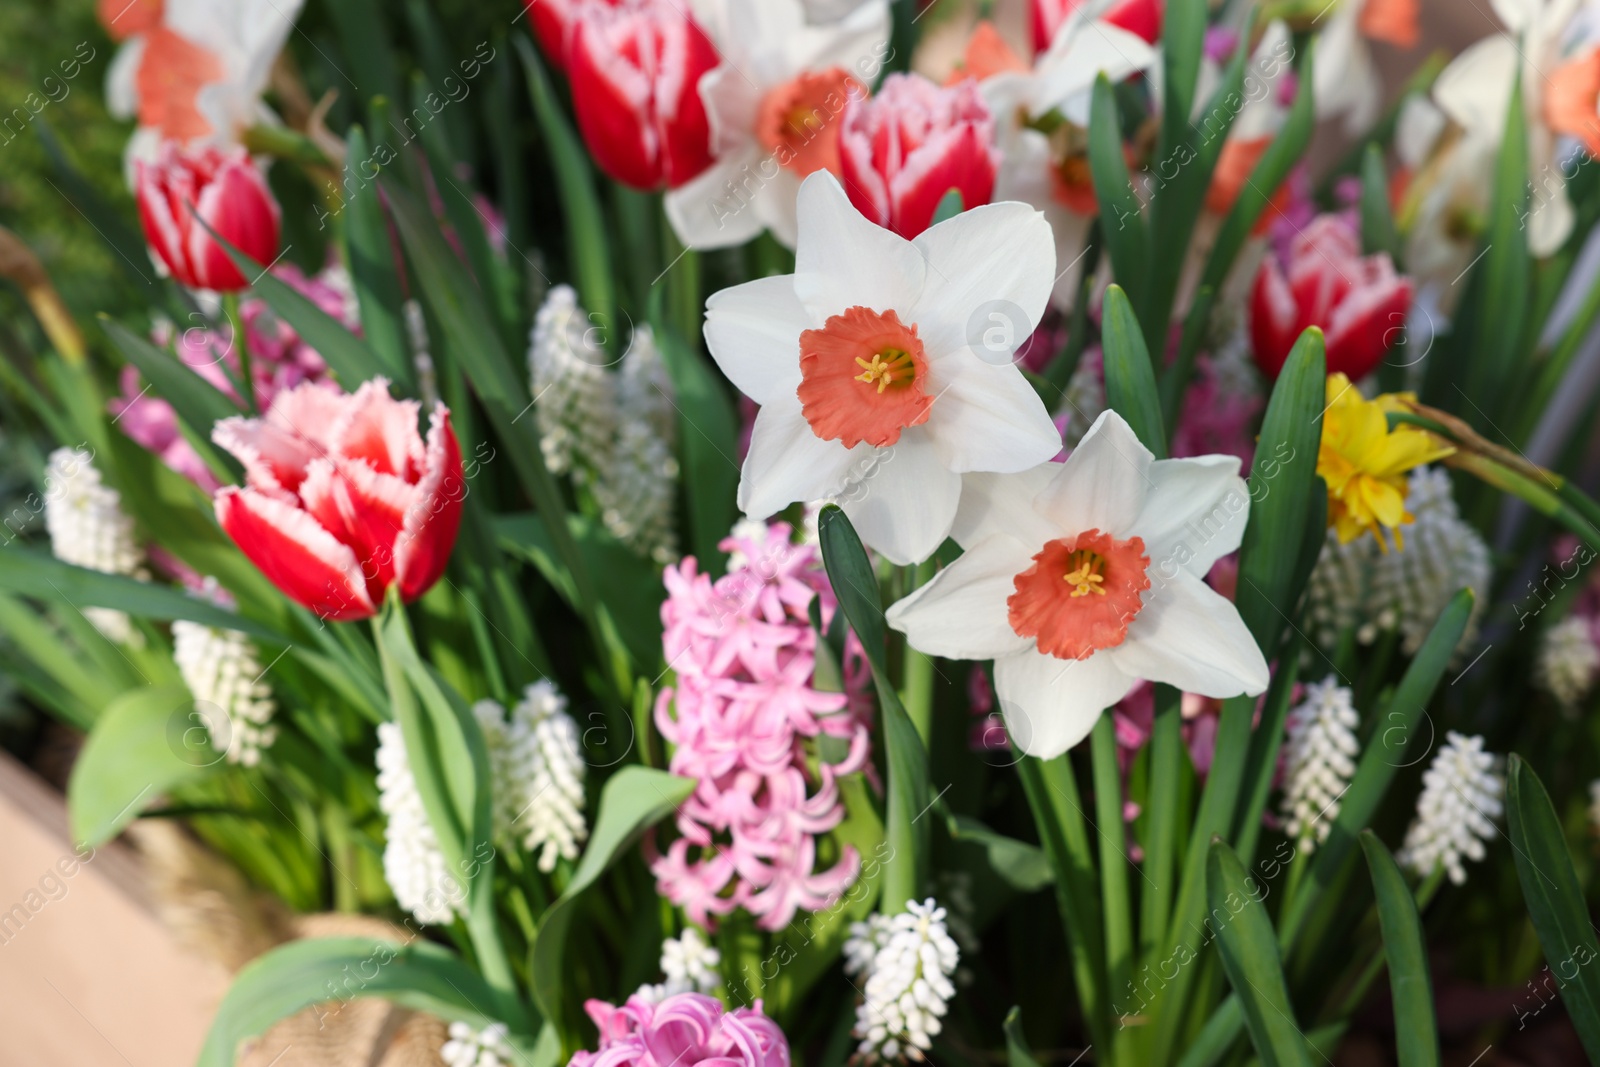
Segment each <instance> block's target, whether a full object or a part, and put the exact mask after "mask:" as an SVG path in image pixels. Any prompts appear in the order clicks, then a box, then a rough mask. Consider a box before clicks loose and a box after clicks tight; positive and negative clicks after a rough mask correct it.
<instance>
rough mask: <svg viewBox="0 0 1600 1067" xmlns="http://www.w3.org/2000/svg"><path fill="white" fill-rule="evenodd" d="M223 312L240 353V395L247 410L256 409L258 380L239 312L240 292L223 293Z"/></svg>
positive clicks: (234, 346) (234, 344)
mask: <svg viewBox="0 0 1600 1067" xmlns="http://www.w3.org/2000/svg"><path fill="white" fill-rule="evenodd" d="M222 313H223V314H224V315H226V316H227V319H228V329H229V331H230V332H231V333H232V334H233V350H234V351H235V352H236V353H238V355H239V395H240V396H241V397H242V398H243V400H244V406H245V410H246V411H255V410H256V382H255V377H254V376H253V375H252V374H251V371H250V346H249V345H247V344H246V343H245V332H244V317H243V316H242V315H240V314H239V294H238V293H223V294H222Z"/></svg>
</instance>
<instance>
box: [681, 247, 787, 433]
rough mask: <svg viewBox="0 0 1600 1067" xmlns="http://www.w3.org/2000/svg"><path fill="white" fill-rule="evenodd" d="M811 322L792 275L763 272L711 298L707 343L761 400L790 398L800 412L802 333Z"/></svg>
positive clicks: (738, 383) (738, 382) (734, 378)
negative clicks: (796, 391)
mask: <svg viewBox="0 0 1600 1067" xmlns="http://www.w3.org/2000/svg"><path fill="white" fill-rule="evenodd" d="M807 328H808V322H807V316H806V311H805V309H804V308H803V307H801V306H800V301H799V300H798V299H796V298H795V295H794V279H793V278H792V277H789V276H787V275H782V276H779V277H775V278H757V279H756V280H755V281H753V282H745V283H744V284H743V285H736V286H734V287H733V288H731V289H723V290H722V291H721V292H718V293H713V294H712V296H711V298H710V299H709V300H707V301H706V325H705V335H706V348H707V349H708V350H709V351H710V352H711V358H712V359H714V360H716V361H717V366H718V367H719V368H720V369H721V370H722V373H723V374H725V375H727V376H728V380H729V381H731V382H732V383H733V384H734V386H735V387H736V388H737V389H738V390H739V391H740V392H741V393H743V394H744V395H745V396H748V397H749V398H750V399H751V400H754V401H755V402H756V403H758V404H761V405H766V404H771V403H785V404H789V405H792V406H794V407H795V411H796V414H798V412H799V398H798V397H797V396H796V395H795V390H796V389H797V388H799V386H800V333H801V331H803V330H805V329H807Z"/></svg>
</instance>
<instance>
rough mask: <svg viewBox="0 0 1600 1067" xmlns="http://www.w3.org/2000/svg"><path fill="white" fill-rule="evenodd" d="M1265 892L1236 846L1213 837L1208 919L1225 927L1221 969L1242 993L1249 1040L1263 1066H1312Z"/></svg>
mask: <svg viewBox="0 0 1600 1067" xmlns="http://www.w3.org/2000/svg"><path fill="white" fill-rule="evenodd" d="M1263 897H1264V891H1263V887H1262V886H1261V885H1260V883H1258V882H1257V881H1256V880H1255V879H1254V878H1252V877H1250V875H1249V874H1247V873H1246V872H1245V869H1244V864H1242V863H1240V862H1239V857H1238V856H1236V855H1234V852H1233V849H1231V848H1229V847H1228V846H1227V843H1226V842H1224V841H1223V840H1222V839H1221V838H1215V839H1213V840H1212V842H1211V848H1210V850H1209V853H1208V855H1207V856H1206V902H1207V904H1208V905H1209V906H1210V913H1209V915H1208V918H1207V922H1208V923H1210V924H1215V926H1218V927H1220V928H1219V929H1215V930H1214V933H1215V935H1216V938H1217V947H1218V949H1219V951H1220V954H1221V956H1222V969H1223V971H1224V972H1225V973H1226V974H1227V976H1228V983H1229V984H1230V985H1232V986H1233V989H1234V992H1236V993H1237V994H1238V995H1239V1002H1240V1004H1241V1005H1242V1006H1243V1008H1244V1018H1245V1026H1246V1028H1247V1029H1248V1030H1249V1031H1250V1041H1251V1043H1252V1044H1254V1045H1255V1049H1256V1053H1257V1055H1259V1056H1260V1057H1261V1063H1262V1067H1311V1056H1310V1054H1309V1053H1307V1051H1306V1040H1305V1037H1304V1035H1302V1034H1301V1032H1300V1027H1299V1026H1298V1025H1297V1024H1296V1023H1295V1020H1294V1006H1293V1005H1292V1004H1291V1003H1290V1002H1289V986H1288V983H1287V982H1285V981H1284V978H1283V961H1282V960H1281V959H1279V957H1278V944H1277V939H1276V938H1275V937H1273V934H1272V920H1271V919H1270V918H1268V917H1267V906H1266V904H1265V903H1263Z"/></svg>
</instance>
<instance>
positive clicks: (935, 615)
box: [888, 411, 1268, 759]
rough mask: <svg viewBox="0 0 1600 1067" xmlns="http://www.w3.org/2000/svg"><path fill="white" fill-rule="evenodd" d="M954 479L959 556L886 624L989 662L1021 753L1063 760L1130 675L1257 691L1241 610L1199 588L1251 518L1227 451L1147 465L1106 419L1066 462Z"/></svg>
mask: <svg viewBox="0 0 1600 1067" xmlns="http://www.w3.org/2000/svg"><path fill="white" fill-rule="evenodd" d="M964 482H965V486H964V490H963V493H962V497H961V508H960V511H959V512H958V514H957V516H956V522H955V527H954V529H953V530H952V534H951V535H952V536H953V537H954V538H955V539H956V540H957V541H958V542H960V544H961V546H962V548H963V549H965V550H966V551H965V553H964V554H963V555H962V556H961V558H960V559H958V560H956V561H955V562H954V563H952V564H951V565H950V566H948V567H946V568H945V569H944V570H942V571H941V572H939V574H938V575H936V576H935V577H934V579H933V580H932V581H931V582H929V583H928V584H927V585H925V586H923V587H922V588H921V589H918V590H917V591H916V592H915V593H912V594H911V595H910V596H908V597H906V598H905V599H904V600H901V601H900V602H899V603H897V604H895V605H894V606H893V607H892V608H890V609H889V614H888V618H889V625H890V626H892V627H894V628H895V629H897V630H899V631H901V632H902V633H904V634H905V635H906V639H907V640H908V641H909V642H910V643H911V645H912V646H913V647H915V648H917V649H918V650H919V651H922V652H925V653H927V654H929V655H933V656H945V657H948V658H951V659H976V660H984V659H992V660H994V676H995V689H996V693H997V695H998V696H999V698H1000V708H1001V711H1002V712H1003V713H1004V715H1005V722H1006V729H1007V731H1008V732H1009V733H1010V735H1011V738H1012V740H1013V742H1014V743H1016V745H1017V746H1018V747H1019V748H1021V749H1022V750H1023V751H1024V752H1026V753H1028V754H1029V755H1031V756H1037V757H1039V758H1041V759H1048V758H1050V757H1052V756H1057V755H1060V754H1061V753H1063V752H1065V751H1067V750H1068V749H1069V748H1071V747H1072V746H1073V745H1075V744H1077V743H1078V742H1079V741H1081V740H1083V738H1084V737H1085V736H1086V735H1087V734H1088V733H1089V731H1090V729H1091V728H1093V726H1094V724H1095V720H1097V719H1098V718H1099V717H1100V713H1101V712H1102V711H1104V710H1105V709H1106V708H1108V707H1110V706H1111V705H1113V704H1115V703H1116V702H1117V701H1119V700H1121V699H1122V698H1123V697H1124V696H1125V695H1127V693H1128V690H1130V689H1131V688H1133V685H1134V683H1135V682H1137V681H1138V680H1140V679H1147V680H1149V681H1152V682H1164V683H1166V684H1168V685H1171V686H1175V687H1177V688H1179V689H1182V690H1183V691H1184V692H1188V693H1198V694H1200V695H1202V696H1208V697H1216V698H1223V697H1231V696H1238V695H1240V694H1247V695H1254V694H1256V693H1260V692H1261V691H1263V690H1264V689H1266V687H1267V682H1268V672H1267V662H1266V659H1265V658H1264V657H1263V656H1262V655H1261V650H1260V649H1259V648H1257V647H1256V643H1255V639H1254V638H1252V637H1251V636H1250V631H1249V630H1247V629H1246V628H1245V625H1244V621H1243V620H1242V619H1241V618H1240V617H1239V612H1238V609H1236V608H1235V607H1234V606H1233V604H1232V602H1231V601H1229V600H1228V599H1227V598H1225V597H1223V596H1222V595H1221V594H1220V593H1217V592H1215V591H1214V590H1212V589H1211V587H1210V586H1208V585H1206V584H1205V582H1204V580H1203V578H1204V576H1205V575H1206V573H1207V572H1208V571H1210V569H1211V567H1212V565H1213V564H1214V563H1216V561H1217V560H1218V559H1220V558H1222V557H1223V556H1225V555H1227V554H1228V553H1230V552H1232V551H1233V550H1234V549H1236V548H1238V547H1239V540H1240V538H1242V537H1243V536H1244V528H1245V523H1246V521H1247V520H1248V518H1249V513H1250V493H1249V490H1248V489H1247V488H1246V487H1245V483H1244V480H1243V479H1242V478H1240V477H1239V460H1238V458H1237V457H1234V456H1201V457H1198V458H1195V459H1169V460H1155V459H1154V458H1153V457H1152V456H1151V454H1150V451H1149V450H1148V449H1146V448H1145V447H1144V445H1142V444H1140V443H1139V439H1138V438H1137V437H1136V436H1134V433H1133V430H1132V429H1131V428H1130V427H1129V426H1128V424H1127V423H1126V422H1124V421H1123V419H1122V417H1121V416H1120V415H1117V414H1116V413H1115V412H1110V411H1108V412H1105V413H1104V414H1102V415H1101V416H1100V417H1099V418H1098V419H1096V420H1095V423H1094V425H1093V426H1092V427H1090V428H1089V432H1088V433H1087V434H1085V435H1084V438H1083V443H1082V444H1080V445H1079V446H1078V447H1077V449H1076V450H1074V451H1073V453H1072V455H1071V456H1070V457H1069V458H1068V459H1067V461H1066V462H1065V463H1062V464H1045V465H1043V466H1040V467H1036V468H1034V469H1033V470H1029V471H1026V472H1024V473H1022V474H1013V475H992V474H988V475H986V474H971V475H968V476H967V477H966V478H965V479H964Z"/></svg>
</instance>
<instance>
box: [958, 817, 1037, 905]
mask: <svg viewBox="0 0 1600 1067" xmlns="http://www.w3.org/2000/svg"><path fill="white" fill-rule="evenodd" d="M948 824H949V827H950V836H951V837H952V838H954V839H955V840H957V841H971V842H972V843H973V844H975V845H981V846H983V849H984V852H985V853H987V855H988V859H989V866H990V867H993V868H994V873H996V874H998V875H999V876H1000V877H1001V878H1002V879H1004V880H1005V882H1006V884H1007V885H1009V886H1011V888H1013V889H1015V890H1017V891H1018V892H1021V893H1031V892H1033V891H1034V890H1036V889H1043V888H1044V887H1045V886H1047V885H1049V884H1051V883H1052V882H1054V881H1055V875H1054V874H1053V873H1052V872H1051V870H1050V861H1049V860H1048V859H1046V858H1045V854H1044V849H1042V848H1040V847H1039V846H1038V845H1030V844H1028V843H1027V842H1026V841H1018V840H1017V839H1016V838H1014V837H1006V836H1005V835H1004V834H997V833H995V832H994V831H993V830H991V829H989V828H988V827H987V826H985V825H984V824H983V823H981V822H979V821H978V820H977V819H972V818H968V817H967V816H965V815H952V816H950V818H949V820H948Z"/></svg>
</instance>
